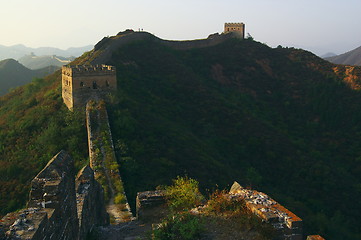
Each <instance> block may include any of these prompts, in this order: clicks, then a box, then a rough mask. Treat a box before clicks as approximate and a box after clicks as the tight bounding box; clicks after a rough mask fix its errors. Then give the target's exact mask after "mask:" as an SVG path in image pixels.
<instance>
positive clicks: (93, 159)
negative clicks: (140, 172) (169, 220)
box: [0, 25, 323, 240]
mask: <svg viewBox="0 0 361 240" xmlns="http://www.w3.org/2000/svg"><path fill="white" fill-rule="evenodd" d="M232 26H233V25H232ZM225 27H226V26H225ZM227 27H231V25H227ZM235 27H239V26H238V25H237V26H235ZM242 31H243V34H244V26H243V30H242ZM151 36H152V35H150V34H148V33H138V35H137V36H136V38H137V39H138V38H143V37H145V38H148V37H151ZM230 36H231V35H217V36H216V35H214V36H213V37H212V35H211V36H210V37H209V38H208V39H207V40H197V41H182V42H181V43H180V42H173V41H165V40H161V41H163V43H164V44H166V45H168V46H171V47H174V48H176V49H188V48H189V47H206V46H211V45H216V44H218V43H220V42H223V41H224V40H225V39H228V38H229V37H230ZM133 40H134V39H133ZM107 41H108V40H107ZM128 41H132V38H130V39H128V40H125V42H128ZM119 44H124V41H122V42H118V43H114V44H113V45H111V48H115V47H119V46H118V45H119ZM101 47H102V46H101V42H100V45H99V46H98V48H101ZM111 50H112V49H110V48H109V49H104V51H103V57H102V56H100V58H99V59H100V60H99V59H98V60H97V61H103V60H104V58H106V57H107V55H108V54H109V52H111ZM101 59H103V60H101ZM103 62H104V61H103ZM62 76H63V78H62V87H63V88H62V95H63V100H64V103H65V104H66V105H67V107H68V108H69V109H70V110H73V109H75V108H83V109H84V108H85V109H86V110H85V114H86V126H87V131H88V143H89V159H90V166H89V165H87V166H85V167H84V168H83V169H82V170H81V171H80V172H79V173H78V175H77V177H76V178H74V176H75V173H74V165H73V160H72V158H71V156H69V155H68V154H67V153H66V152H65V151H61V152H59V153H58V154H57V155H55V156H54V158H53V159H51V160H50V161H49V163H48V164H47V165H46V166H45V167H44V169H43V170H42V171H41V172H40V173H39V174H38V175H37V176H36V177H35V178H34V179H33V180H32V182H31V191H30V194H29V201H28V204H27V208H26V209H23V210H20V211H17V212H13V213H9V214H7V215H6V216H5V217H4V218H2V219H1V221H0V239H31V240H40V239H49V240H52V239H64V240H65V239H69V240H71V239H79V240H82V239H86V238H87V236H88V235H89V234H90V233H91V231H92V230H93V229H94V228H95V227H99V226H109V224H110V223H112V224H121V223H122V222H129V223H130V224H132V222H134V220H135V221H137V220H141V219H146V218H148V217H149V216H150V215H154V214H156V213H162V212H163V210H164V207H163V205H164V203H165V199H164V195H163V193H162V192H161V191H149V192H143V193H138V194H137V199H136V202H137V204H136V207H137V209H136V217H135V216H133V215H132V212H131V210H130V208H129V204H128V201H127V198H126V195H125V192H124V189H123V186H122V180H121V177H120V173H119V166H118V164H117V160H116V157H115V153H114V146H113V142H112V137H111V130H110V126H109V120H108V115H107V110H106V106H105V102H104V101H103V100H101V99H102V98H106V96H107V95H108V94H111V93H112V92H113V91H114V90H115V89H116V87H117V85H116V69H115V68H114V67H112V66H107V65H94V66H90V65H88V66H64V67H63V69H62ZM85 105H87V106H86V107H85ZM229 196H230V197H231V198H242V199H244V200H245V201H246V204H247V207H248V208H249V209H250V210H251V211H252V212H253V213H254V214H255V215H257V216H258V217H260V218H261V219H262V220H263V221H265V222H269V223H271V224H272V226H274V228H275V229H277V231H278V233H279V235H278V239H285V240H302V239H305V238H304V236H303V230H302V219H300V218H299V217H298V216H296V215H295V214H294V213H292V212H290V211H289V210H287V209H286V208H285V207H283V206H282V205H280V204H279V203H277V202H276V201H275V200H273V199H271V198H270V197H269V196H268V195H266V194H264V193H261V192H257V191H254V190H246V189H244V188H242V187H241V186H240V185H239V184H237V183H235V184H234V185H233V186H232V188H231V190H230V192H229ZM162 209H163V210H162ZM161 215H162V214H160V216H159V217H161ZM138 227H139V226H138ZM120 229H121V228H120ZM148 230H149V229H148ZM124 231H125V230H124ZM118 234H119V236H122V234H121V233H118ZM127 234H128V233H127ZM125 235H126V234H125ZM127 236H128V237H129V234H128V235H127ZM136 237H137V236H136ZM136 237H134V239H137V238H136ZM119 239H122V238H119ZM132 239H133V238H132ZM315 239H316V240H317V239H319V240H321V239H323V238H322V237H320V236H319V235H313V236H308V237H307V240H315Z"/></svg>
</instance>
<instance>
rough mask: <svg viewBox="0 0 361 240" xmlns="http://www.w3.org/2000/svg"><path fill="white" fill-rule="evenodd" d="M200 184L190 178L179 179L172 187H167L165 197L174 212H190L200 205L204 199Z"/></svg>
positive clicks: (174, 181)
mask: <svg viewBox="0 0 361 240" xmlns="http://www.w3.org/2000/svg"><path fill="white" fill-rule="evenodd" d="M198 185H199V183H198V182H197V181H196V180H194V179H191V178H188V177H177V179H175V180H173V185H172V186H167V187H165V197H166V199H167V202H168V205H169V207H170V209H171V210H173V211H180V210H189V209H191V208H193V207H196V206H197V205H200V204H201V203H202V201H203V200H204V197H203V196H202V194H201V193H200V191H199V188H198Z"/></svg>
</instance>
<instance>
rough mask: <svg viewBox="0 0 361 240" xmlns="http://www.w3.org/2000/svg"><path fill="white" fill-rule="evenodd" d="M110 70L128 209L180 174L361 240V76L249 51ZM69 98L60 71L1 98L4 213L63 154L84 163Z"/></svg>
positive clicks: (311, 228)
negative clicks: (268, 200) (65, 100)
mask: <svg viewBox="0 0 361 240" xmlns="http://www.w3.org/2000/svg"><path fill="white" fill-rule="evenodd" d="M86 56H87V55H84V56H83V57H86ZM108 64H113V65H115V66H116V67H117V77H118V86H119V88H118V92H117V94H116V96H115V98H114V99H112V103H113V104H112V105H111V106H109V110H110V111H109V115H110V121H111V127H112V131H113V132H112V134H113V140H114V143H115V147H116V150H117V153H118V156H119V160H120V167H121V173H122V179H123V180H124V184H125V190H126V192H127V193H128V194H129V195H128V199H134V198H135V194H136V192H138V191H144V190H151V189H154V188H155V187H156V186H158V185H162V184H169V183H170V182H171V179H174V178H175V177H176V176H178V175H185V174H186V175H188V176H190V177H192V178H196V179H198V180H199V181H200V183H201V186H200V187H201V189H202V191H204V190H206V189H207V188H208V189H213V188H214V187H215V186H216V184H218V185H219V186H220V187H221V188H224V187H227V186H229V184H231V183H232V182H233V181H235V180H236V181H237V182H239V183H241V184H242V185H244V186H252V187H253V188H256V189H258V190H261V191H264V192H266V193H267V194H268V195H270V196H271V197H273V198H274V199H276V200H277V201H278V202H280V203H282V204H283V205H285V206H286V207H288V208H289V209H290V210H292V211H294V212H295V213H296V214H297V215H299V216H300V217H301V218H303V219H304V223H305V230H306V233H317V234H321V235H323V236H325V237H326V238H330V239H360V238H361V232H360V229H359V228H358V224H357V222H358V216H359V214H360V213H361V207H360V205H359V204H358V202H357V201H356V199H359V198H360V197H361V127H360V126H359V125H358V123H359V122H360V120H361V112H360V111H359V108H360V102H361V95H360V92H359V91H358V90H354V89H352V88H351V87H350V86H357V84H356V83H357V81H360V79H361V78H360V76H361V75H360V74H358V75H357V76H356V77H355V78H347V77H349V76H348V74H349V73H347V71H346V70H345V69H343V68H342V67H339V69H338V71H337V74H336V73H335V69H334V68H335V65H332V64H330V63H328V62H326V61H323V60H322V59H320V58H318V57H316V56H314V55H313V54H311V53H308V52H305V51H302V50H296V49H288V48H282V47H279V48H276V49H271V48H269V47H267V46H265V45H263V44H260V43H257V42H254V41H251V40H245V41H238V40H230V41H227V42H225V43H223V44H220V45H217V46H214V47H208V48H200V49H190V50H185V51H178V50H174V49H171V48H168V47H165V46H163V45H162V44H161V43H159V42H156V41H152V40H147V41H138V42H133V43H130V44H128V45H125V46H122V47H121V48H119V49H118V50H117V51H115V52H114V53H113V57H112V59H111V60H110V61H109V62H108ZM356 70H357V71H358V73H360V69H359V68H356ZM357 71H356V72H357ZM346 78H347V79H351V80H349V81H348V82H347V84H346V83H345V82H344V81H343V80H344V79H346ZM350 81H351V82H350ZM352 81H356V83H354V84H353V83H352ZM60 94H61V91H60V73H59V72H58V73H56V74H55V75H53V76H52V77H50V78H48V79H45V80H36V81H34V82H33V83H31V84H30V85H27V86H25V87H24V88H20V89H17V90H15V91H14V92H12V93H11V94H8V95H6V96H5V97H3V98H0V194H1V197H0V201H1V202H0V209H1V213H2V214H3V213H5V212H8V211H11V210H13V209H15V208H17V207H19V206H20V205H22V204H24V201H25V197H26V194H27V192H28V186H29V185H28V184H29V181H30V180H31V178H33V177H34V176H35V174H36V173H37V172H38V171H39V170H40V169H41V167H43V166H44V164H45V163H46V162H47V161H48V160H49V159H50V158H51V157H52V156H53V155H54V154H56V153H57V151H59V150H60V149H65V150H67V151H69V152H70V153H71V154H72V156H73V157H74V158H75V159H76V160H77V162H78V164H79V165H81V163H79V161H80V160H82V161H84V160H85V159H86V152H87V146H86V133H85V126H84V119H83V116H82V115H81V114H77V113H70V112H68V111H67V109H66V108H65V106H63V104H62V102H61V97H60Z"/></svg>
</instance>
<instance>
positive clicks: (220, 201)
mask: <svg viewBox="0 0 361 240" xmlns="http://www.w3.org/2000/svg"><path fill="white" fill-rule="evenodd" d="M206 210H207V211H208V212H210V213H216V214H223V213H232V214H238V213H243V214H247V213H248V212H247V209H246V206H245V202H244V200H243V199H231V198H230V197H229V195H228V194H227V193H226V191H225V190H223V191H220V190H216V191H215V192H214V193H212V195H211V196H210V198H209V200H208V204H207V208H206Z"/></svg>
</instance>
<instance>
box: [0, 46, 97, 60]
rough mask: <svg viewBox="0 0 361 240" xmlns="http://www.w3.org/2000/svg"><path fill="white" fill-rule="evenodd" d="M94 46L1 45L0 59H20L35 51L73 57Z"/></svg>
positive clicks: (41, 53)
mask: <svg viewBox="0 0 361 240" xmlns="http://www.w3.org/2000/svg"><path fill="white" fill-rule="evenodd" d="M92 48H93V46H92V45H88V46H84V47H76V48H74V47H72V48H68V49H66V50H62V49H59V48H53V47H40V48H30V47H26V46H24V45H22V44H18V45H14V46H10V47H7V46H3V45H0V60H4V59H8V58H13V59H19V58H21V57H23V56H25V55H29V54H31V53H34V54H35V55H38V56H42V55H50V56H51V55H57V56H63V57H72V56H74V57H78V56H80V55H82V54H83V53H84V52H86V51H89V50H91V49H92Z"/></svg>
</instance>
